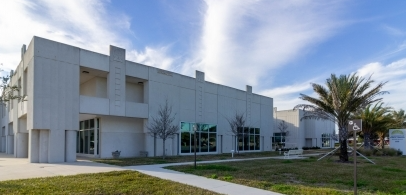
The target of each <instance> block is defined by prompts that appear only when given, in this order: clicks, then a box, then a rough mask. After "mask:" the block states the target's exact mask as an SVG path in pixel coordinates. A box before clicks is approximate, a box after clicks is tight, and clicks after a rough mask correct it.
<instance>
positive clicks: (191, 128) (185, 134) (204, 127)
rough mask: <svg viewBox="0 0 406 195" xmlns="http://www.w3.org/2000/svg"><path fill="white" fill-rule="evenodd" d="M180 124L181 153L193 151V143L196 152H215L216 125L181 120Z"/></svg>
mask: <svg viewBox="0 0 406 195" xmlns="http://www.w3.org/2000/svg"><path fill="white" fill-rule="evenodd" d="M180 126H181V129H180V145H181V146H180V148H181V150H180V153H181V154H188V153H194V152H195V150H194V149H195V145H196V152H197V153H208V152H217V144H216V143H217V142H216V141H217V125H211V124H203V123H187V122H181V124H180ZM195 140H196V142H195Z"/></svg>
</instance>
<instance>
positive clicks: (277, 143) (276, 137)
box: [272, 132, 286, 148]
mask: <svg viewBox="0 0 406 195" xmlns="http://www.w3.org/2000/svg"><path fill="white" fill-rule="evenodd" d="M285 138H286V132H280V133H274V134H273V137H272V144H273V146H274V147H276V148H283V147H285V140H286V139H285Z"/></svg>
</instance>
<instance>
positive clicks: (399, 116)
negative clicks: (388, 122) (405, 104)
mask: <svg viewBox="0 0 406 195" xmlns="http://www.w3.org/2000/svg"><path fill="white" fill-rule="evenodd" d="M391 116H392V117H393V120H395V121H394V122H395V123H394V124H393V126H392V127H391V128H406V113H405V111H404V110H403V109H400V110H399V111H396V110H395V111H393V112H392V113H391Z"/></svg>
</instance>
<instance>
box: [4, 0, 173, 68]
mask: <svg viewBox="0 0 406 195" xmlns="http://www.w3.org/2000/svg"><path fill="white" fill-rule="evenodd" d="M108 3H109V2H108V1H97V0H86V1H80V0H69V1H54V0H36V1H28V0H16V1H3V2H1V3H0V29H1V31H0V43H1V44H0V63H2V64H3V65H4V67H3V68H4V69H15V68H16V66H17V65H18V63H19V62H20V48H21V46H22V45H23V44H26V45H28V44H29V42H30V40H31V38H32V37H33V36H40V37H44V38H47V39H50V40H54V41H58V42H62V43H66V44H69V45H73V46H77V47H81V48H84V49H88V50H91V51H95V52H99V53H104V54H108V52H109V45H115V46H118V47H122V48H125V49H127V51H130V52H129V53H131V54H132V55H130V58H132V59H140V60H143V59H144V60H145V59H148V57H147V56H149V55H151V57H153V59H154V61H153V64H152V65H156V64H159V65H161V66H164V67H165V68H166V67H168V66H169V65H170V64H171V59H169V57H161V58H160V56H164V55H165V52H167V51H166V49H165V48H164V49H162V48H158V49H157V50H155V49H153V48H150V47H146V48H145V51H143V52H140V51H134V49H133V48H132V41H131V39H130V38H128V37H129V36H130V37H134V36H135V35H134V34H133V32H132V31H131V30H130V27H131V18H130V17H128V16H127V15H125V14H122V13H111V12H108V11H107V10H106V5H107V4H108ZM160 52H163V54H160ZM151 57H150V58H151ZM151 59H152V58H151ZM159 60H162V61H159ZM146 62H151V60H147V61H146ZM168 64H169V65H168Z"/></svg>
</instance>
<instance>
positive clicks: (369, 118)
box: [352, 102, 392, 149]
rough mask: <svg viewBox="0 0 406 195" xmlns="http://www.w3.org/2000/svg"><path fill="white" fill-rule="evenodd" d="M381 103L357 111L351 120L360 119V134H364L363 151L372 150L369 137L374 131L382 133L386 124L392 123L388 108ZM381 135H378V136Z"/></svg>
mask: <svg viewBox="0 0 406 195" xmlns="http://www.w3.org/2000/svg"><path fill="white" fill-rule="evenodd" d="M382 104H383V102H379V103H376V104H375V105H373V106H372V105H371V104H370V105H368V106H366V107H365V108H363V109H360V110H358V111H357V112H356V113H355V114H354V115H352V118H356V119H362V133H363V134H364V149H372V146H371V136H372V134H373V133H375V132H376V131H379V132H382V130H383V129H387V128H386V127H387V126H388V124H391V123H392V119H391V117H390V116H388V114H389V112H391V108H390V107H383V106H382ZM381 134H382V133H378V136H379V135H381Z"/></svg>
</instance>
